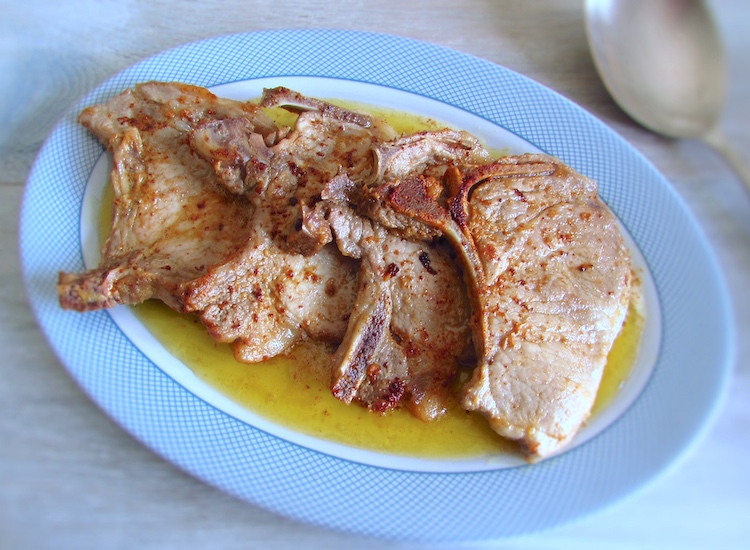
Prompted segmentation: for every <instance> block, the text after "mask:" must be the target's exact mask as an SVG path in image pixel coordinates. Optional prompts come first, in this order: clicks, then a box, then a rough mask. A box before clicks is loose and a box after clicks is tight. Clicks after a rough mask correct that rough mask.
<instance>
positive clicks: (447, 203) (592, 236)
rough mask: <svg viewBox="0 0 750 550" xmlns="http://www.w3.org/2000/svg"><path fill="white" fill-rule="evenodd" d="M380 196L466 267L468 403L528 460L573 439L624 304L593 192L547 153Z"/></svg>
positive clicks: (615, 245)
mask: <svg viewBox="0 0 750 550" xmlns="http://www.w3.org/2000/svg"><path fill="white" fill-rule="evenodd" d="M435 186H436V182H435V181H434V179H431V178H429V177H424V176H421V175H420V176H418V177H415V178H412V179H408V180H403V181H396V182H384V183H382V184H381V185H380V187H379V188H378V189H376V190H375V192H376V194H377V195H378V196H380V197H383V198H384V200H385V201H386V202H387V204H389V205H390V206H391V207H392V208H393V209H394V210H396V211H397V212H398V213H400V214H402V215H408V216H411V217H414V218H416V219H418V220H420V221H421V222H423V223H425V224H427V225H429V226H430V227H433V228H436V229H439V230H440V231H441V232H442V233H443V234H444V235H445V236H446V237H447V238H448V240H449V241H450V242H451V243H452V244H453V246H454V247H455V249H456V251H457V252H458V253H459V254H460V256H461V257H462V259H463V265H464V271H465V274H466V282H467V285H468V289H469V294H470V297H471V299H472V306H473V311H474V318H473V324H472V329H473V334H474V343H475V346H476V351H477V357H478V358H479V361H478V365H477V367H476V369H475V371H474V374H473V376H472V379H471V381H470V382H469V383H468V385H467V386H466V388H465V390H464V396H463V405H464V407H465V408H466V409H468V410H476V411H479V412H481V413H482V414H484V415H485V416H486V417H487V418H488V420H489V422H490V425H491V426H492V428H493V429H494V430H495V431H497V432H498V433H499V434H501V435H503V436H505V437H507V438H510V439H514V440H518V441H519V442H520V444H521V445H522V448H523V449H524V450H525V452H526V453H527V455H528V456H529V457H530V458H531V459H538V458H542V457H545V456H548V455H550V454H552V453H554V452H555V451H557V450H558V449H560V448H561V447H562V446H564V445H565V444H566V443H567V442H569V441H570V440H571V439H572V438H573V436H574V435H575V434H576V433H577V432H578V430H579V428H580V427H581V425H582V424H583V423H584V422H585V420H586V418H587V417H588V415H589V413H590V411H591V408H592V406H593V403H594V400H595V397H596V393H597V390H598V387H599V383H600V380H601V376H602V373H603V370H604V366H605V364H606V360H607V354H608V353H609V350H610V348H611V346H612V344H613V342H614V340H615V338H616V336H617V334H618V333H619V331H620V329H621V327H622V323H623V321H624V318H625V314H626V311H627V307H628V302H629V294H630V287H631V280H632V272H631V267H630V261H629V254H628V251H627V249H626V247H625V244H624V241H623V237H622V234H621V233H620V230H619V228H618V226H617V222H616V219H615V217H614V216H613V215H612V213H611V212H610V211H609V210H608V209H607V207H606V206H605V205H604V203H602V201H601V200H600V199H599V197H598V195H597V188H596V184H595V183H594V182H593V181H591V180H590V179H588V178H585V177H583V176H581V175H580V174H577V173H576V172H574V171H573V170H572V169H570V168H569V167H567V166H566V165H564V164H563V163H562V162H560V161H559V160H557V159H555V158H552V157H549V156H546V155H525V156H521V157H508V158H503V159H500V160H499V161H497V162H496V163H493V164H490V165H483V166H479V167H476V168H474V169H472V170H469V171H468V172H466V173H461V172H460V171H459V170H457V169H451V170H449V171H447V172H446V174H445V176H444V183H443V191H444V194H443V195H442V196H440V195H438V194H437V193H435V191H434V188H435Z"/></svg>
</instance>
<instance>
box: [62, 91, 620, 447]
mask: <svg viewBox="0 0 750 550" xmlns="http://www.w3.org/2000/svg"><path fill="white" fill-rule="evenodd" d="M260 105H262V106H263V107H275V106H281V107H284V108H286V109H289V110H291V111H293V112H295V113H298V114H299V116H298V118H297V120H296V122H295V124H294V127H292V128H277V127H276V126H275V125H274V123H273V122H272V121H271V120H270V119H269V118H268V117H267V116H266V115H265V114H263V112H262V111H261V109H260V106H259V105H256V104H253V103H243V102H237V101H230V100H224V99H220V98H217V97H216V96H214V95H213V94H211V93H210V92H208V91H207V90H205V89H202V88H196V87H193V86H188V85H184V84H174V83H156V82H152V83H146V84H141V85H139V86H136V87H135V88H134V89H133V90H129V91H126V92H124V93H123V94H121V95H120V96H117V97H115V98H113V99H112V100H111V101H109V102H108V103H106V104H104V105H98V106H94V107H90V108H88V109H86V110H85V111H84V112H83V113H82V114H81V117H80V121H81V122H82V124H83V125H84V126H86V127H87V128H88V129H89V130H90V131H91V132H92V133H93V134H94V135H96V136H97V137H98V138H99V139H100V140H101V141H102V142H103V143H105V145H106V146H107V148H108V149H109V150H110V151H111V152H112V154H113V159H114V169H113V172H112V184H113V186H114V188H115V206H114V220H113V224H112V230H111V233H110V236H109V237H108V239H107V241H106V243H105V245H104V247H103V253H102V262H101V265H100V266H99V267H97V268H95V269H92V270H90V271H87V272H84V273H81V274H70V273H61V274H60V278H59V284H58V293H59V296H60V302H61V305H62V306H63V307H64V308H68V309H76V310H79V311H87V310H93V309H100V308H104V307H112V306H114V305H116V304H136V303H139V302H141V301H143V300H146V299H149V298H152V297H154V298H158V299H161V300H163V301H164V302H165V303H167V304H168V305H169V306H170V307H172V308H174V309H176V310H178V311H181V312H188V313H195V314H196V315H198V316H199V318H200V319H201V321H202V322H203V324H204V325H205V326H206V327H207V329H208V331H209V333H210V334H211V335H212V336H213V337H214V338H215V339H216V340H218V341H222V342H231V343H232V345H233V347H234V352H235V356H236V358H237V359H238V360H239V361H243V362H260V361H264V360H266V359H268V358H270V357H272V356H274V355H278V354H280V353H283V352H285V351H287V350H288V349H290V348H291V347H292V346H293V345H295V344H296V343H297V342H298V341H300V340H301V339H304V338H313V339H316V340H324V341H328V342H332V343H334V344H337V345H338V347H337V349H336V352H335V353H334V354H333V356H332V392H333V394H334V395H335V396H336V397H337V398H339V399H341V400H342V401H344V402H347V403H349V402H351V401H357V402H359V403H361V404H363V405H364V406H366V407H368V408H370V409H371V410H374V411H378V412H385V411H387V410H389V409H392V408H395V407H398V406H401V405H404V404H405V405H407V406H408V407H409V408H410V409H411V410H412V412H413V413H414V414H415V415H416V416H418V417H420V418H422V419H424V420H431V419H433V418H436V417H438V416H440V414H442V412H443V411H444V399H445V396H446V392H447V387H448V384H449V382H450V381H451V379H452V378H453V377H454V375H455V373H456V370H457V369H458V367H459V365H460V364H461V363H462V362H464V361H466V360H467V358H468V359H470V360H473V361H474V362H476V364H477V366H476V368H475V370H474V372H473V375H472V377H471V380H470V381H469V382H468V384H467V385H466V386H465V388H464V390H463V395H462V404H463V406H464V407H465V408H466V409H468V410H473V411H478V412H480V413H482V414H484V415H485V416H486V417H487V418H488V420H489V423H490V424H491V426H492V427H493V429H495V431H497V432H498V433H499V434H501V435H502V436H505V437H507V438H510V439H514V440H518V441H519V442H520V444H521V447H522V449H524V451H525V452H526V453H527V455H528V456H529V457H530V459H532V460H536V459H539V458H543V457H546V456H549V455H550V454H552V453H554V452H556V451H557V450H558V449H560V448H561V447H562V446H564V445H565V444H566V443H567V442H569V441H570V440H571V439H572V438H573V437H574V435H575V434H576V433H577V431H578V430H579V429H580V427H581V425H582V424H583V423H584V422H585V420H586V418H587V416H588V415H589V412H590V410H591V407H592V405H593V402H594V399H595V396H596V392H597V389H598V386H599V382H600V379H601V375H602V372H603V368H604V365H605V363H606V358H607V354H608V352H609V350H610V348H611V346H612V343H613V341H614V339H615V337H616V336H617V334H618V333H619V331H620V328H621V326H622V323H623V320H624V316H625V313H626V310H627V305H628V301H629V293H630V286H631V279H632V273H631V268H630V262H629V257H628V252H627V249H626V247H625V245H624V242H623V238H622V235H621V233H620V231H619V228H618V226H617V223H616V220H615V218H614V216H613V215H612V213H611V212H610V211H609V210H608V209H607V207H606V206H605V205H604V203H603V202H602V201H601V200H600V199H599V197H598V195H597V188H596V184H595V183H594V182H592V181H591V180H589V179H587V178H585V177H583V176H582V175H580V174H577V173H576V172H574V171H573V170H572V169H570V168H569V167H567V166H565V165H564V164H563V163H562V162H560V161H559V160H558V159H555V158H553V157H549V156H546V155H524V156H520V157H507V158H502V159H500V160H497V161H495V160H493V159H492V158H491V156H490V155H489V153H487V151H486V150H485V149H484V148H483V147H482V146H481V144H480V143H479V141H478V140H477V139H476V138H474V137H473V136H471V135H470V134H468V133H465V132H458V131H454V130H442V131H435V132H421V133H417V134H414V135H408V136H400V137H397V136H396V135H395V132H393V130H392V129H391V128H390V127H389V126H388V125H387V124H385V123H384V122H382V121H380V120H378V119H376V118H374V117H371V116H369V115H365V114H361V113H357V112H355V111H350V110H347V109H343V108H341V107H337V106H335V105H332V104H329V103H327V102H324V101H320V100H317V99H312V98H307V97H305V96H302V95H300V94H298V93H296V92H293V91H291V90H288V89H286V88H275V89H272V90H267V91H265V92H264V95H263V98H262V100H261V103H260ZM459 265H460V267H459ZM472 347H473V350H472V349H471V348H472ZM472 352H473V353H472Z"/></svg>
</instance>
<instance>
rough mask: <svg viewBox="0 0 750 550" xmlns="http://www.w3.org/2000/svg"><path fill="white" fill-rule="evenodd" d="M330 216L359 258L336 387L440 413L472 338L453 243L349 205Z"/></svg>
mask: <svg viewBox="0 0 750 550" xmlns="http://www.w3.org/2000/svg"><path fill="white" fill-rule="evenodd" d="M328 218H329V219H330V221H331V225H332V228H333V232H334V234H335V236H336V243H337V245H338V247H339V249H340V250H341V251H342V252H343V253H344V254H345V255H347V256H350V257H353V258H359V259H360V260H361V269H360V272H359V291H358V293H357V299H356V302H355V304H354V309H353V311H352V313H351V317H350V320H349V326H348V328H347V332H346V335H345V337H344V340H343V342H342V343H341V345H340V346H339V348H338V350H337V351H336V354H335V356H334V371H333V394H334V395H335V396H336V397H337V398H339V399H341V400H342V401H344V402H346V403H349V402H351V401H352V400H356V401H359V402H360V403H362V404H364V405H365V406H367V407H369V408H370V409H372V410H375V411H378V412H385V411H387V410H389V409H392V408H395V407H398V406H400V405H401V404H406V405H407V406H408V407H409V408H410V410H411V411H412V412H413V413H414V414H415V415H416V416H417V417H419V418H421V419H422V420H433V419H435V418H437V417H439V416H441V415H442V414H443V413H444V412H445V410H446V397H447V393H448V386H449V384H450V382H451V380H452V379H453V378H454V376H455V375H456V372H457V369H458V367H459V364H460V362H461V360H462V358H466V356H467V355H468V353H467V350H468V349H469V348H470V346H471V344H470V342H471V340H470V338H471V334H470V330H469V316H470V308H469V302H468V299H467V296H466V292H465V290H464V288H463V285H462V281H461V274H460V271H459V270H458V265H457V262H456V261H455V258H454V257H453V256H452V254H451V250H450V249H449V248H448V247H447V246H445V244H444V243H442V244H439V243H437V244H434V245H430V244H429V243H425V242H419V241H411V240H408V239H404V238H403V237H399V236H398V235H395V234H393V233H391V232H389V231H388V230H387V229H385V228H384V227H382V226H381V225H380V224H378V223H376V222H373V221H372V220H369V219H367V218H364V217H361V216H357V215H355V214H354V213H353V212H352V211H351V209H350V208H349V207H348V206H340V205H331V206H330V209H329V211H328Z"/></svg>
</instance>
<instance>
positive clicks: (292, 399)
mask: <svg viewBox="0 0 750 550" xmlns="http://www.w3.org/2000/svg"><path fill="white" fill-rule="evenodd" d="M348 106H349V107H351V104H348ZM370 112H371V113H372V114H375V115H377V116H382V117H384V118H386V119H387V120H388V122H389V123H390V124H391V125H392V126H393V127H394V129H396V131H397V132H399V133H412V132H416V131H420V130H425V129H433V128H437V127H438V126H439V124H438V123H437V122H435V121H433V120H431V119H426V118H424V117H417V116H413V115H408V114H404V113H393V112H386V111H384V110H377V109H370ZM271 114H272V115H274V118H276V120H277V122H278V123H280V124H290V123H292V122H293V119H287V118H284V117H286V116H287V115H285V114H281V115H279V114H278V113H271ZM112 198H113V192H112V191H111V189H108V190H107V191H106V192H105V195H104V198H103V205H105V206H106V205H109V206H110V207H109V208H107V207H104V208H102V212H101V215H100V219H99V227H100V229H101V233H100V234H101V235H106V234H107V232H108V231H109V227H110V223H111V204H112ZM133 311H134V313H135V315H136V316H137V317H138V318H139V319H140V321H141V322H142V323H143V324H144V326H145V327H146V328H147V329H148V330H149V331H150V332H151V333H152V334H153V335H154V336H155V337H156V338H157V339H158V340H159V341H160V342H161V343H162V344H163V345H164V346H165V348H166V349H167V350H168V351H169V352H170V353H172V354H173V355H174V356H175V357H176V358H177V359H179V360H180V361H182V362H183V363H184V364H185V365H186V366H187V367H188V368H190V369H191V370H192V371H193V372H195V374H196V375H197V376H198V377H199V378H201V379H202V380H203V381H205V382H206V384H208V385H210V386H211V387H213V388H215V389H217V390H218V391H220V392H221V393H222V394H224V395H226V396H227V397H229V398H230V399H232V400H233V401H235V402H236V403H238V404H239V405H241V406H243V407H246V408H247V409H249V410H251V411H253V412H254V413H256V414H258V415H261V416H263V417H265V418H267V419H269V420H271V421H273V422H275V423H277V424H279V425H283V426H285V427H287V428H290V429H293V430H295V431H297V432H300V433H304V434H307V435H310V436H313V437H318V438H321V439H325V440H329V441H334V442H337V443H342V444H345V445H350V446H354V447H358V448H362V449H367V450H372V451H377V452H384V453H389V454H395V455H403V456H411V457H421V458H443V459H449V458H474V457H482V456H487V455H498V454H504V453H512V452H516V450H517V447H516V445H515V444H514V443H512V442H508V441H506V440H504V439H503V438H501V437H499V436H498V435H497V434H496V433H495V432H493V431H492V430H491V429H490V427H489V425H488V423H487V422H486V421H485V420H484V419H483V418H482V417H481V416H480V415H479V414H477V413H470V412H467V411H465V410H463V409H462V408H461V407H460V405H459V404H458V402H457V400H456V401H454V402H452V403H449V407H448V412H447V413H446V414H445V415H444V416H443V417H442V418H440V419H439V420H437V421H433V422H423V421H421V420H418V419H417V418H415V417H414V416H413V415H411V414H410V413H409V412H408V411H406V410H395V411H390V412H389V413H387V414H385V415H379V414H375V413H371V412H369V411H367V410H366V409H365V408H363V407H361V406H358V405H356V404H352V405H345V404H344V403H342V402H341V401H339V400H338V399H336V398H335V397H333V395H332V394H331V390H330V382H331V371H330V365H331V354H332V352H333V349H332V348H331V347H330V346H328V345H325V344H321V343H316V342H310V341H305V342H302V343H300V344H298V345H297V346H296V347H295V348H294V349H293V350H292V351H291V352H290V353H289V354H287V355H285V356H281V357H276V358H274V359H271V360H269V361H267V362H264V363H259V364H251V365H248V364H243V363H239V362H237V361H236V360H235V359H234V356H233V355H232V351H231V349H230V347H229V346H228V345H226V344H219V343H217V342H215V341H214V340H213V339H212V338H211V337H210V336H209V335H208V334H207V333H206V330H205V329H204V328H203V326H202V325H201V323H200V322H199V321H198V319H197V318H195V317H193V316H188V315H182V314H179V313H176V312H174V311H172V310H171V309H169V308H168V307H167V306H165V305H164V304H162V303H161V302H158V301H155V300H150V301H148V302H146V303H144V304H140V305H138V306H135V307H133ZM642 330H643V317H642V315H641V313H640V311H639V309H638V308H636V307H634V306H631V308H630V310H629V312H628V316H627V319H626V322H625V325H624V327H623V330H622V332H621V334H620V336H619V337H618V339H617V341H616V342H615V344H614V346H613V348H612V351H611V353H610V355H609V359H608V363H607V367H606V369H605V371H604V376H603V379H602V383H601V387H600V390H599V393H598V397H597V401H596V404H595V406H594V411H593V414H598V413H599V412H601V411H602V410H604V409H605V408H606V406H607V405H608V404H609V403H610V402H611V401H612V400H613V399H614V398H615V396H616V395H617V393H618V391H619V389H620V387H621V386H622V384H623V382H624V381H625V380H626V379H627V377H628V375H629V373H630V371H631V369H632V366H633V364H634V362H635V358H636V354H637V351H638V344H639V341H640V335H641V332H642Z"/></svg>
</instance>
